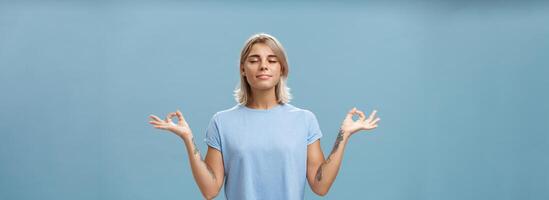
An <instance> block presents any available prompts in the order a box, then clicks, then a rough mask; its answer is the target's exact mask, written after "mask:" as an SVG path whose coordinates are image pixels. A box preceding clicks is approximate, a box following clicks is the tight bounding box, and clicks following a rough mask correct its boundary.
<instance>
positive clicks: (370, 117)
mask: <svg viewBox="0 0 549 200" xmlns="http://www.w3.org/2000/svg"><path fill="white" fill-rule="evenodd" d="M376 113H377V110H374V111H373V112H372V113H371V114H370V116H369V117H368V121H371V120H372V119H373V118H374V117H375V116H376Z"/></svg>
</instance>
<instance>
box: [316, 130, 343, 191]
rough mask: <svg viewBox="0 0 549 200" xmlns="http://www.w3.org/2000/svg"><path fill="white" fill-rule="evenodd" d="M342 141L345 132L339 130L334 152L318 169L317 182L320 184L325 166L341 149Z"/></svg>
mask: <svg viewBox="0 0 549 200" xmlns="http://www.w3.org/2000/svg"><path fill="white" fill-rule="evenodd" d="M341 141H343V130H339V133H338V134H337V138H336V141H335V144H334V147H333V148H332V152H330V155H328V158H327V159H326V160H325V161H324V162H323V163H322V164H320V166H319V167H318V170H317V171H316V176H315V179H316V181H318V182H320V181H321V180H322V171H323V169H324V166H325V165H326V164H328V163H329V162H330V161H331V160H332V155H333V154H334V153H335V152H336V151H337V149H338V148H339V143H341Z"/></svg>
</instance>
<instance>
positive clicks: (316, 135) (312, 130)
mask: <svg viewBox="0 0 549 200" xmlns="http://www.w3.org/2000/svg"><path fill="white" fill-rule="evenodd" d="M307 113H308V117H307V119H308V120H309V123H308V124H309V130H308V133H307V145H309V144H312V143H313V142H315V141H316V140H318V139H320V138H321V137H322V131H320V126H319V125H318V120H317V119H316V116H315V114H314V113H312V112H310V111H308V112H307Z"/></svg>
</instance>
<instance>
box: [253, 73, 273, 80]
mask: <svg viewBox="0 0 549 200" xmlns="http://www.w3.org/2000/svg"><path fill="white" fill-rule="evenodd" d="M255 77H256V78H258V79H262V80H266V79H269V78H271V77H272V76H271V75H269V74H260V75H257V76H255Z"/></svg>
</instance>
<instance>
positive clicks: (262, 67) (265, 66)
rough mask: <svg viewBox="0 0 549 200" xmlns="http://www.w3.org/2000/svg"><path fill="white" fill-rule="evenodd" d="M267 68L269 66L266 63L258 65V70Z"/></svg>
mask: <svg viewBox="0 0 549 200" xmlns="http://www.w3.org/2000/svg"><path fill="white" fill-rule="evenodd" d="M267 69H269V68H268V67H267V63H263V64H261V66H260V68H259V70H261V71H263V70H267Z"/></svg>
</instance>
